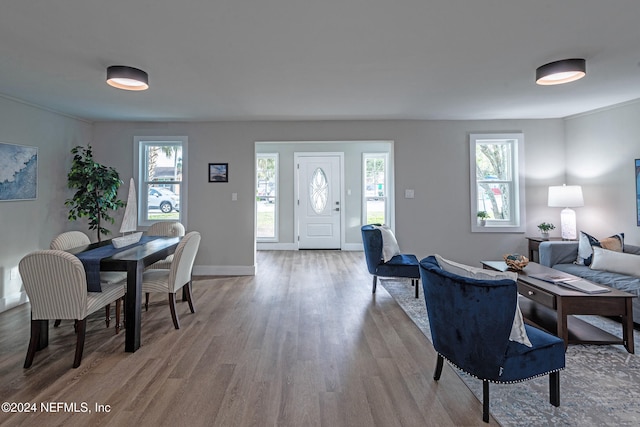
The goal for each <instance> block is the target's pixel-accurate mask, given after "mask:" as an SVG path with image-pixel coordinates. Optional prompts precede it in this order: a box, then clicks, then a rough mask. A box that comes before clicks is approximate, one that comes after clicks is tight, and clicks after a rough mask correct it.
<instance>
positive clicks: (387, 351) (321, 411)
mask: <svg viewBox="0 0 640 427" xmlns="http://www.w3.org/2000/svg"><path fill="white" fill-rule="evenodd" d="M195 279H196V280H195V281H194V284H193V291H194V297H195V304H196V313H195V314H191V313H189V310H188V307H187V305H186V303H182V302H179V303H178V314H179V316H180V320H181V326H182V328H181V329H180V330H175V329H174V328H173V325H172V323H171V316H170V313H169V308H168V305H167V301H166V298H165V297H164V296H160V295H158V296H155V297H152V304H151V305H150V307H149V311H148V312H146V313H145V312H143V316H142V346H141V347H140V349H139V350H138V351H137V352H136V353H133V354H132V353H125V352H124V333H123V332H121V333H120V334H119V335H115V333H114V329H113V328H110V329H106V328H105V326H104V318H103V312H102V311H99V312H98V313H95V314H93V315H92V316H90V322H89V326H88V328H87V341H86V345H85V349H84V358H83V360H82V365H80V367H79V368H78V369H72V368H71V365H72V363H73V352H74V346H75V337H74V332H73V325H72V322H71V321H63V322H62V325H61V326H60V327H59V328H53V327H52V326H50V337H49V346H48V347H47V348H46V349H44V350H42V351H40V352H38V353H36V357H35V360H34V363H33V366H32V367H31V368H30V369H23V368H22V365H23V363H24V357H25V354H26V350H27V344H28V338H29V309H28V305H23V306H21V307H17V308H15V309H12V310H9V311H7V312H4V313H1V314H0V378H1V379H0V401H2V402H5V401H6V402H15V403H25V402H29V403H32V404H34V403H35V404H36V406H37V413H33V414H7V413H1V412H0V424H1V425H3V426H5V425H7V426H13V425H21V424H26V423H28V424H29V425H32V426H51V425H63V424H64V425H65V426H76V425H77V426H88V425H106V426H118V427H119V426H156V425H188V426H210V425H215V426H296V427H297V426H327V427H336V426H384V427H388V426H449V425H456V426H461V425H486V424H484V423H482V421H481V418H482V408H481V404H480V402H479V401H478V400H477V399H476V398H475V397H474V396H473V395H472V393H471V392H470V391H469V390H468V388H467V387H466V386H465V385H464V384H463V383H462V381H461V380H460V379H459V378H458V376H457V375H456V374H455V373H454V371H453V370H452V369H451V368H450V367H449V366H445V369H444V372H443V375H442V378H441V379H440V381H439V382H437V383H436V382H435V381H434V380H433V371H434V367H435V353H434V350H433V348H432V346H431V344H430V343H429V341H428V340H427V339H426V338H425V337H424V335H423V334H422V333H421V332H420V331H419V329H418V328H417V327H416V326H415V325H414V324H413V322H411V320H410V319H409V318H408V317H407V315H406V314H405V313H404V311H403V310H402V309H401V308H400V307H399V306H398V305H397V304H396V303H395V301H394V300H393V299H392V298H391V297H390V296H389V295H388V294H387V292H386V291H385V290H384V288H383V287H381V286H378V291H377V293H376V294H375V295H372V294H371V276H370V275H369V274H368V273H367V271H366V266H365V263H364V255H363V254H362V252H340V251H292V252H289V251H260V252H258V274H257V275H256V276H253V277H214V278H211V277H209V278H195ZM407 292H411V293H413V290H412V289H411V285H410V283H407ZM421 294H422V292H421ZM50 323H53V322H50ZM46 402H65V403H71V404H76V405H77V406H78V410H79V411H82V410H83V409H84V407H83V406H81V405H82V403H83V402H85V403H86V405H87V407H86V408H87V409H89V410H91V413H82V412H76V413H74V412H65V411H64V407H63V408H60V410H61V411H62V412H59V413H43V412H42V408H41V406H40V405H41V404H42V403H46ZM96 404H98V405H108V409H109V412H101V413H98V412H96V408H95V405H96ZM67 409H69V408H67ZM491 424H492V425H496V422H495V420H494V419H493V418H492V419H491Z"/></svg>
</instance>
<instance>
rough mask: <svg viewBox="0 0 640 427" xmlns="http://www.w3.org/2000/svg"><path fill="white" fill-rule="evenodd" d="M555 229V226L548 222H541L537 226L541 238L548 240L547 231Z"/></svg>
mask: <svg viewBox="0 0 640 427" xmlns="http://www.w3.org/2000/svg"><path fill="white" fill-rule="evenodd" d="M555 228H556V226H555V225H553V224H552V223H550V222H542V223H540V224H538V230H540V234H542V237H543V238H545V239H548V238H549V231H550V230H553V229H555Z"/></svg>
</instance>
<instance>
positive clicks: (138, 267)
mask: <svg viewBox="0 0 640 427" xmlns="http://www.w3.org/2000/svg"><path fill="white" fill-rule="evenodd" d="M143 270H144V266H143V264H142V263H141V262H137V261H132V262H130V263H129V265H128V268H127V297H126V298H125V319H126V322H127V324H126V329H125V331H126V332H125V340H124V351H127V352H129V353H133V352H135V351H136V350H137V349H138V348H140V328H141V325H142V313H141V309H140V306H141V305H142V272H143Z"/></svg>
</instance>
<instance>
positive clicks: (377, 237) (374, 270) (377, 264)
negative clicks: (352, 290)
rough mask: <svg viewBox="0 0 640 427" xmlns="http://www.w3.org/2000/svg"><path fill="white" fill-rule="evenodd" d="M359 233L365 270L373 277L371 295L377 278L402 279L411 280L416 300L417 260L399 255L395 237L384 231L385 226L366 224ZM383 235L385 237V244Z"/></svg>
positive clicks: (413, 256)
mask: <svg viewBox="0 0 640 427" xmlns="http://www.w3.org/2000/svg"><path fill="white" fill-rule="evenodd" d="M360 231H361V232H362V243H363V246H364V256H365V260H366V262H367V269H368V270H369V273H371V274H372V275H373V288H372V290H371V293H376V287H377V284H378V277H402V278H408V279H411V285H412V286H414V287H415V294H416V298H418V296H419V286H418V282H419V280H420V269H419V267H418V258H416V256H415V255H413V254H403V253H400V249H399V248H398V245H397V241H396V240H395V237H394V236H393V234H392V233H391V232H390V230H388V229H385V226H382V225H380V224H367V225H363V226H362V227H361V228H360ZM383 233H385V236H387V239H386V240H387V241H386V242H385V239H384V236H383ZM390 233H391V234H390ZM385 258H386V259H385Z"/></svg>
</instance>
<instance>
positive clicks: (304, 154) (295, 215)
mask: <svg viewBox="0 0 640 427" xmlns="http://www.w3.org/2000/svg"><path fill="white" fill-rule="evenodd" d="M330 156H337V157H339V159H340V250H343V248H344V246H345V240H346V232H345V220H346V218H345V208H344V205H345V191H344V152H342V151H319V152H316V151H296V152H294V153H293V168H294V171H295V172H294V174H293V181H294V182H293V200H294V205H293V224H294V230H295V233H294V240H295V242H294V245H295V246H296V249H297V250H300V245H299V242H300V218H299V215H300V214H299V209H300V204H299V202H298V194H297V193H298V185H299V182H298V180H299V177H298V172H297V166H296V165H297V164H298V160H299V159H300V158H301V157H330Z"/></svg>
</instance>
